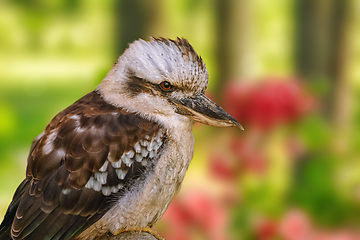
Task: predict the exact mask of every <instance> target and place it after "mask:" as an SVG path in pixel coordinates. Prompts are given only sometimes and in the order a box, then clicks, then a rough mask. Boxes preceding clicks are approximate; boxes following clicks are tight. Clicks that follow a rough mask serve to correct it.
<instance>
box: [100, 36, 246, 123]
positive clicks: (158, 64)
mask: <svg viewBox="0 0 360 240" xmlns="http://www.w3.org/2000/svg"><path fill="white" fill-rule="evenodd" d="M208 78H209V74H208V71H207V69H206V66H205V63H204V62H203V60H202V59H201V57H200V56H199V55H198V54H197V53H196V52H195V50H194V49H193V47H192V46H191V45H190V44H189V42H188V41H187V40H186V39H182V38H178V39H177V40H170V39H164V38H151V40H150V41H144V40H141V39H140V40H138V41H135V42H134V43H132V44H130V46H129V48H128V49H127V50H126V51H125V52H124V54H123V55H121V56H120V57H119V59H118V61H117V62H116V63H115V65H114V67H113V68H112V69H111V71H110V72H109V73H108V75H107V76H106V77H105V79H104V80H103V81H102V83H101V84H100V85H99V87H98V90H99V91H100V93H101V94H102V96H103V97H104V99H105V100H106V101H107V102H109V103H111V104H113V105H116V106H118V107H122V108H125V109H127V110H128V111H131V112H135V113H138V114H141V115H143V116H145V117H148V118H153V119H160V120H162V121H171V120H172V119H174V118H182V119H191V120H193V121H197V122H201V123H205V124H208V125H211V126H215V127H228V126H237V127H239V128H241V129H243V128H242V126H241V125H240V124H239V123H238V122H237V121H236V120H235V119H234V118H233V117H232V116H231V115H230V114H228V113H227V112H226V111H224V110H223V109H222V108H221V107H220V106H218V105H217V104H216V103H214V102H213V101H211V100H210V99H209V98H207V97H206V96H205V90H206V88H207V84H208Z"/></svg>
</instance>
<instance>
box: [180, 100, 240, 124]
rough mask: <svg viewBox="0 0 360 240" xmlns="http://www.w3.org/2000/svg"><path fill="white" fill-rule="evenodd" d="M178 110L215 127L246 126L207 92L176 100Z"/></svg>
mask: <svg viewBox="0 0 360 240" xmlns="http://www.w3.org/2000/svg"><path fill="white" fill-rule="evenodd" d="M174 102H175V103H176V106H177V110H176V112H177V113H179V114H181V115H184V116H187V117H188V118H190V119H192V120H194V121H197V122H200V123H204V124H207V125H210V126H214V127H235V126H237V127H239V128H240V129H241V130H244V128H243V127H242V126H241V125H240V123H238V121H236V120H235V119H234V118H233V117H232V116H231V115H230V114H228V113H227V112H226V111H225V110H224V109H222V108H221V107H220V106H219V105H217V104H216V103H214V102H213V101H211V100H210V99H209V98H207V97H206V96H205V94H198V95H197V96H196V97H194V98H190V97H186V98H182V99H180V100H175V101H174Z"/></svg>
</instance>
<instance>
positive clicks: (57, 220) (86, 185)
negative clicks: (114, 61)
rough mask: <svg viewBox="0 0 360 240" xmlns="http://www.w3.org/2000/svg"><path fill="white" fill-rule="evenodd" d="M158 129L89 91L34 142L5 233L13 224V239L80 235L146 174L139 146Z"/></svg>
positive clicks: (1, 232) (3, 226) (2, 230)
mask: <svg viewBox="0 0 360 240" xmlns="http://www.w3.org/2000/svg"><path fill="white" fill-rule="evenodd" d="M159 131H161V127H160V125H159V124H157V123H155V122H152V121H149V120H146V119H144V118H142V117H140V116H137V115H135V114H131V113H129V112H127V111H125V110H123V109H120V108H117V107H115V106H113V105H110V104H107V103H106V102H105V101H104V100H103V99H102V97H101V96H100V95H99V94H98V93H97V92H96V91H94V92H92V93H89V94H87V95H86V96H84V97H83V98H81V99H80V100H78V101H77V102H75V103H74V104H73V105H71V106H69V107H68V108H67V109H65V110H63V111H62V112H60V113H59V114H58V115H57V116H55V117H54V118H53V120H52V121H51V122H50V124H49V125H48V126H47V127H46V128H45V131H44V133H42V134H41V135H39V137H37V138H36V139H35V141H34V142H33V145H32V147H31V151H30V154H29V157H28V166H27V173H26V175H27V178H26V179H25V181H24V182H23V183H22V184H21V185H20V186H19V188H18V190H17V192H16V193H15V196H14V198H13V201H12V203H11V204H10V206H9V209H8V211H7V214H6V216H5V219H4V222H3V223H2V224H1V226H0V237H2V236H9V231H10V226H11V234H12V236H13V238H14V239H39V236H43V239H67V238H73V237H74V236H77V235H78V234H80V233H81V232H82V231H83V230H85V229H86V228H87V227H89V226H91V225H92V224H93V223H94V222H96V221H97V220H98V219H99V218H101V216H102V215H103V214H104V213H105V212H106V211H107V210H108V209H109V208H110V207H111V204H112V203H113V202H114V201H113V199H114V196H116V197H121V196H122V194H123V191H124V189H126V188H127V184H128V183H129V182H130V181H132V179H133V178H134V177H135V176H136V175H137V174H139V173H141V172H142V171H141V168H143V166H142V165H141V163H140V162H137V161H135V160H134V158H135V156H134V155H135V154H134V152H135V149H134V146H135V145H137V146H139V141H140V139H143V140H144V141H145V140H146V139H151V138H152V137H155V136H157V135H158V132H159ZM146 160H148V159H146ZM130 166H131V167H130Z"/></svg>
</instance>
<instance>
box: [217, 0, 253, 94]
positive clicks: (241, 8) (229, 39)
mask: <svg viewBox="0 0 360 240" xmlns="http://www.w3.org/2000/svg"><path fill="white" fill-rule="evenodd" d="M216 3H217V5H216V9H217V10H216V11H217V46H216V49H217V54H216V55H217V62H218V66H219V81H218V82H217V84H218V86H217V88H216V89H219V91H218V92H219V93H220V92H222V91H221V89H222V87H223V86H224V82H225V81H228V80H231V79H236V80H240V79H241V80H243V79H245V78H251V77H253V76H254V72H252V70H251V67H249V66H251V64H252V61H253V56H254V55H253V49H254V47H253V43H254V41H253V40H254V34H253V32H252V29H253V24H252V23H253V19H254V16H253V12H254V10H253V2H252V1H247V0H240V1H232V0H217V2H216Z"/></svg>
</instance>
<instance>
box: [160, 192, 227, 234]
mask: <svg viewBox="0 0 360 240" xmlns="http://www.w3.org/2000/svg"><path fill="white" fill-rule="evenodd" d="M226 221H227V217H226V214H225V210H224V209H223V207H222V206H221V205H220V204H219V203H218V202H216V201H215V200H214V199H212V198H211V197H209V196H208V195H206V194H205V193H202V192H193V193H191V194H188V195H186V196H184V198H181V199H178V198H177V199H174V200H173V201H172V203H171V204H170V206H169V208H168V210H167V211H166V212H165V214H164V217H163V218H162V222H163V223H165V225H166V228H167V229H166V231H161V229H160V230H159V232H160V234H161V235H163V236H164V237H165V238H166V239H174V240H180V239H182V240H187V239H193V238H192V237H191V236H192V233H193V232H194V231H195V232H196V233H197V234H201V235H202V236H204V237H205V238H206V239H210V240H224V239H226V236H225V226H226Z"/></svg>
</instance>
